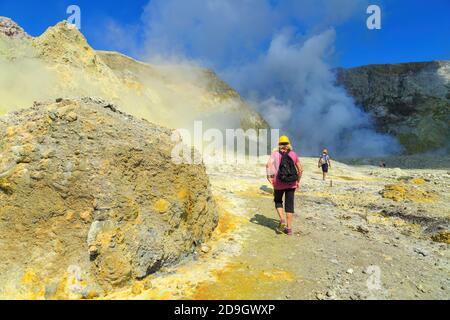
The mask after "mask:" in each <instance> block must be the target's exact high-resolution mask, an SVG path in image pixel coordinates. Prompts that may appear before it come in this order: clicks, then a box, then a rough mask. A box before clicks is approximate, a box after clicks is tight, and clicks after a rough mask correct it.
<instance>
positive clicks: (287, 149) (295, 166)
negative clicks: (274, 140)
mask: <svg viewBox="0 0 450 320" xmlns="http://www.w3.org/2000/svg"><path fill="white" fill-rule="evenodd" d="M266 169H267V180H268V181H269V182H270V184H271V185H272V186H273V189H274V202H275V208H276V210H277V213H278V216H279V218H280V224H279V226H278V230H280V231H282V232H284V233H286V234H287V235H292V218H293V214H294V195H295V191H296V190H297V189H298V187H299V182H300V179H301V178H302V173H303V167H302V165H301V163H300V160H299V159H298V156H297V154H296V153H295V152H294V151H293V150H292V146H291V143H290V142H289V138H288V137H286V136H282V137H280V139H279V141H278V148H277V149H275V150H274V152H273V153H272V155H271V156H270V158H269V161H268V162H267V165H266ZM283 195H284V211H285V212H286V220H285V219H284V213H283Z"/></svg>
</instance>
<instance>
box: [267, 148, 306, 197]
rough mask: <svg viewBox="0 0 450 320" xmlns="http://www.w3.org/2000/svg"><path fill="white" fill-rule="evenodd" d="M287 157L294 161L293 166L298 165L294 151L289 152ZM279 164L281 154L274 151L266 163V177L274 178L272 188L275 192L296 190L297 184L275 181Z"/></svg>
mask: <svg viewBox="0 0 450 320" xmlns="http://www.w3.org/2000/svg"><path fill="white" fill-rule="evenodd" d="M289 157H291V159H292V160H293V161H294V163H295V164H298V163H299V161H300V160H299V159H298V156H297V154H296V153H295V152H294V151H290V152H289ZM280 162H281V153H280V152H279V151H278V150H276V151H274V152H273V153H272V155H271V156H270V159H269V162H268V163H267V175H269V176H272V175H273V176H274V179H273V187H274V189H275V190H285V189H297V187H298V182H297V181H295V182H290V183H286V182H281V181H279V180H278V179H277V173H278V168H279V166H280Z"/></svg>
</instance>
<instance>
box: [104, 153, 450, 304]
mask: <svg viewBox="0 0 450 320" xmlns="http://www.w3.org/2000/svg"><path fill="white" fill-rule="evenodd" d="M303 163H304V166H305V175H304V179H303V181H302V188H301V191H300V192H298V193H297V196H296V212H297V215H296V217H295V226H294V235H293V236H291V237H289V236H286V235H284V234H279V233H277V232H276V226H277V224H278V221H277V215H276V212H275V210H274V208H273V200H272V195H271V192H272V190H271V188H270V187H269V186H268V184H267V182H266V181H265V180H264V172H265V171H264V166H263V165H258V166H242V165H241V166H223V165H221V166H216V167H211V166H210V167H208V173H209V176H210V180H211V184H212V189H213V194H214V196H215V197H216V200H217V203H218V204H219V210H220V216H221V218H220V222H219V227H218V229H217V230H216V232H215V233H214V236H213V239H212V240H211V241H210V242H209V243H208V244H205V245H204V246H202V247H201V250H199V252H198V255H196V256H194V257H193V258H191V259H190V260H187V261H184V262H183V263H181V264H179V265H178V266H175V267H173V268H170V269H167V270H163V271H162V272H160V273H158V274H156V275H154V276H153V277H151V279H148V280H147V281H149V282H150V283H151V288H150V289H148V288H147V289H146V285H147V284H139V285H140V286H141V287H139V285H135V286H134V287H137V290H136V291H137V292H134V293H133V290H134V289H131V290H132V292H131V296H130V292H119V293H117V294H115V295H112V296H110V297H112V298H114V297H115V298H120V297H124V296H126V297H127V298H130V297H133V298H141V299H142V298H144V299H166V298H172V299H449V298H450V264H449V262H450V259H449V258H450V251H449V250H448V249H449V242H448V221H449V217H450V212H449V209H448V207H447V204H448V203H450V202H449V198H448V197H449V196H448V193H447V192H446V190H448V186H449V173H448V172H447V171H445V170H437V169H436V170H416V169H410V170H409V169H382V168H377V167H373V166H349V165H345V164H342V163H335V165H334V167H333V169H332V175H331V179H332V180H333V184H332V186H331V185H330V182H329V181H328V182H323V181H322V180H321V176H320V172H319V170H318V169H317V168H316V160H315V159H308V158H305V159H303ZM386 185H388V186H391V187H386ZM397 189H398V190H397ZM393 199H395V200H396V201H395V200H393ZM433 238H434V240H439V241H441V242H437V241H433Z"/></svg>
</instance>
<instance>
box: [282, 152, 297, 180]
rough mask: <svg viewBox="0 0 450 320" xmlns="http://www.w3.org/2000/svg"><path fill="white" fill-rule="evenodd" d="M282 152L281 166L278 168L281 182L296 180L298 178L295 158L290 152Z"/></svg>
mask: <svg viewBox="0 0 450 320" xmlns="http://www.w3.org/2000/svg"><path fill="white" fill-rule="evenodd" d="M280 154H281V162H280V167H279V168H278V174H277V178H278V180H280V181H281V182H287V183H290V182H295V181H297V180H298V173H297V168H296V167H295V163H294V160H292V158H291V157H290V156H289V152H285V153H282V152H280Z"/></svg>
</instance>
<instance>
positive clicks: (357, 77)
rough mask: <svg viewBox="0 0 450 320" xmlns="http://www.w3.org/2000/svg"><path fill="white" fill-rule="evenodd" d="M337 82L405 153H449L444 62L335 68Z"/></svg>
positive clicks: (448, 82)
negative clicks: (434, 151) (396, 141)
mask: <svg viewBox="0 0 450 320" xmlns="http://www.w3.org/2000/svg"><path fill="white" fill-rule="evenodd" d="M337 82H338V83H339V84H341V85H343V86H344V87H345V88H346V89H347V91H348V92H349V94H350V95H351V96H353V97H354V98H355V100H356V102H357V103H358V104H360V105H362V106H363V108H364V110H365V111H366V112H369V113H370V114H371V115H372V116H373V118H374V120H375V122H376V125H377V128H378V129H379V130H380V131H382V132H386V133H389V134H393V135H394V136H396V137H397V138H398V139H399V141H400V142H401V144H402V145H403V146H404V147H405V149H406V153H409V154H413V153H422V152H426V151H433V150H436V149H447V152H448V151H449V141H450V129H449V123H450V61H431V62H416V63H401V64H393V65H368V66H363V67H358V68H352V69H338V70H337Z"/></svg>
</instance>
